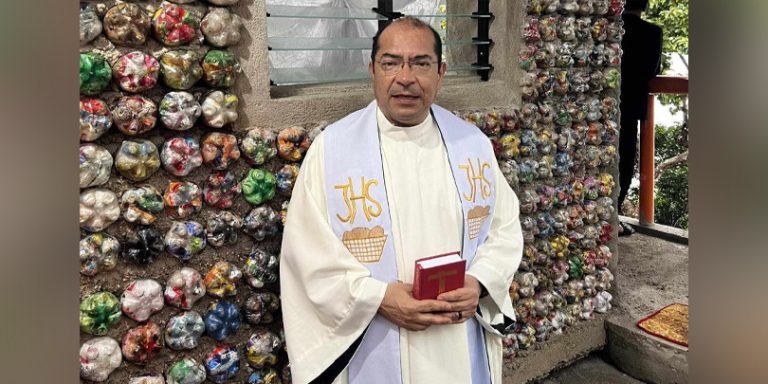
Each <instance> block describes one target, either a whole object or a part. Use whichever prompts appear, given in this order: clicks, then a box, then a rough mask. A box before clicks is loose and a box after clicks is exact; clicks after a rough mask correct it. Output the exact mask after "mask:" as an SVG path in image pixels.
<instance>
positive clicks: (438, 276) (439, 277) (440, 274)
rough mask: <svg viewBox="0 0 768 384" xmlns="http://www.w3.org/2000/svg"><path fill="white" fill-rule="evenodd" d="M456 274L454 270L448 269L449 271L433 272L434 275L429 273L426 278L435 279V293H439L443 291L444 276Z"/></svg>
mask: <svg viewBox="0 0 768 384" xmlns="http://www.w3.org/2000/svg"><path fill="white" fill-rule="evenodd" d="M455 274H456V270H455V269H453V270H450V271H441V272H438V273H435V274H434V275H430V276H429V277H427V280H435V279H437V294H438V295H439V294H441V293H443V292H445V278H446V277H448V276H453V275H455Z"/></svg>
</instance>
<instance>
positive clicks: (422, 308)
mask: <svg viewBox="0 0 768 384" xmlns="http://www.w3.org/2000/svg"><path fill="white" fill-rule="evenodd" d="M451 307H452V306H451V303H448V302H446V301H440V300H419V301H418V306H417V310H418V311H419V312H444V311H450V310H451Z"/></svg>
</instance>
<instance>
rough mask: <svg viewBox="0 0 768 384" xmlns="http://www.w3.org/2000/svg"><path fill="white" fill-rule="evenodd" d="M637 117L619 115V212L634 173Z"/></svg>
mask: <svg viewBox="0 0 768 384" xmlns="http://www.w3.org/2000/svg"><path fill="white" fill-rule="evenodd" d="M639 122H640V120H639V119H636V118H625V117H624V116H622V117H621V126H620V127H619V129H620V131H619V214H621V206H622V204H624V199H625V198H626V197H627V192H628V191H629V184H631V183H632V176H634V174H635V155H636V153H637V132H638V123H639Z"/></svg>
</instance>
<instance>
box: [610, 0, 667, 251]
mask: <svg viewBox="0 0 768 384" xmlns="http://www.w3.org/2000/svg"><path fill="white" fill-rule="evenodd" d="M647 8H648V0H628V1H627V3H626V5H625V6H624V14H623V15H622V19H623V20H624V31H625V33H624V38H623V39H622V41H621V49H622V50H623V51H624V56H623V58H622V60H621V78H622V81H621V104H620V110H621V127H620V129H621V133H620V135H619V188H620V190H619V212H621V207H622V205H623V204H624V199H625V198H626V197H627V191H628V190H629V185H630V183H631V182H632V176H633V175H634V173H635V154H636V153H637V126H638V123H639V122H644V121H645V120H646V118H647V115H648V90H649V83H650V81H651V79H653V78H654V77H656V75H657V74H659V72H661V46H662V32H661V28H659V27H658V26H656V25H654V24H651V23H649V22H647V21H645V20H643V19H641V18H640V16H641V15H642V13H643V12H644V11H645V10H646V9H647ZM632 233H634V229H632V227H630V226H629V225H627V224H626V223H620V230H619V236H628V235H631V234H632Z"/></svg>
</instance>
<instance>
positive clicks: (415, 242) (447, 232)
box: [280, 17, 523, 384]
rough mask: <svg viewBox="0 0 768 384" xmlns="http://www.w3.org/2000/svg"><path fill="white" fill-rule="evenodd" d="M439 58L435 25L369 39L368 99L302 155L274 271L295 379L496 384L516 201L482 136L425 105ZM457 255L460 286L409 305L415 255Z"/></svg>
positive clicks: (510, 313)
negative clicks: (462, 270)
mask: <svg viewBox="0 0 768 384" xmlns="http://www.w3.org/2000/svg"><path fill="white" fill-rule="evenodd" d="M441 55H442V46H441V44H440V39H439V36H438V35H437V32H435V31H434V30H433V29H432V28H431V27H430V26H429V25H427V24H425V23H424V22H422V21H420V20H418V19H415V18H407V17H406V18H402V19H398V20H395V21H394V22H392V23H391V24H390V25H389V26H387V27H386V28H385V29H383V30H382V31H381V32H380V33H379V34H377V36H376V37H374V42H373V49H372V54H371V56H372V57H371V58H372V61H371V63H370V64H369V67H368V68H369V72H370V74H371V77H372V78H373V89H374V95H375V99H376V100H375V101H374V102H372V103H371V104H370V105H369V106H368V107H367V108H364V109H362V110H359V111H356V112H354V113H352V114H350V115H348V116H347V117H345V118H343V119H342V120H340V121H338V122H336V123H334V124H332V125H330V126H328V127H327V128H326V129H325V131H323V133H322V134H320V135H319V136H318V137H317V138H316V139H315V141H314V143H313V145H312V147H311V148H310V149H309V151H308V152H307V155H306V158H305V160H304V163H303V164H302V167H301V172H300V174H299V177H298V180H297V181H296V186H295V188H294V190H293V195H292V198H291V203H290V209H289V211H288V217H287V220H286V226H285V231H284V234H283V244H282V253H281V265H280V283H281V298H282V311H283V323H284V326H285V336H286V343H287V346H286V349H287V351H288V356H289V359H290V362H291V372H292V379H293V381H294V382H295V383H308V382H314V383H329V382H334V383H353V384H355V383H366V384H368V383H372V384H377V383H398V384H399V383H403V384H408V383H412V384H422V383H424V384H427V383H473V384H489V383H494V384H499V383H501V360H502V349H501V348H502V346H501V335H500V334H499V332H498V331H497V330H496V329H494V328H493V325H496V326H500V325H501V324H503V323H504V320H505V317H507V318H509V319H514V310H513V308H512V303H511V300H510V298H509V293H508V289H509V286H510V284H511V281H512V277H513V275H514V272H515V271H516V270H517V267H518V265H519V263H520V259H521V257H522V248H523V239H522V233H521V230H520V221H519V217H518V216H519V207H518V200H517V197H516V196H515V194H514V192H513V191H512V189H511V188H510V187H509V185H508V184H507V183H506V182H505V180H504V177H503V175H502V174H501V171H500V170H499V167H498V164H497V163H496V160H495V158H494V155H493V150H492V147H491V144H490V142H489V140H488V139H487V137H485V136H484V135H483V134H482V133H481V132H480V131H479V130H478V129H477V128H476V127H474V126H473V125H471V124H468V123H466V122H465V121H463V120H461V119H459V118H457V117H456V116H454V115H453V114H451V113H450V112H448V111H446V110H445V109H443V108H440V107H438V106H437V105H434V104H432V103H433V101H434V99H435V96H436V94H437V92H438V90H439V89H440V86H441V84H442V81H443V78H444V76H445V70H446V65H445V63H442V62H441ZM473 210H474V211H473ZM478 210H480V211H483V210H485V212H488V213H487V215H485V216H484V215H477V214H473V213H472V212H475V213H476V212H478ZM470 211H472V212H470ZM452 251H461V256H462V257H463V258H465V259H466V260H467V267H468V268H467V271H466V279H465V282H464V287H463V288H460V289H457V290H454V291H449V292H444V293H442V294H440V295H439V296H438V297H437V298H436V299H435V300H416V299H414V298H413V295H412V282H413V272H414V261H415V260H416V259H419V258H423V257H428V256H432V255H438V254H443V253H447V252H452Z"/></svg>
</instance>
